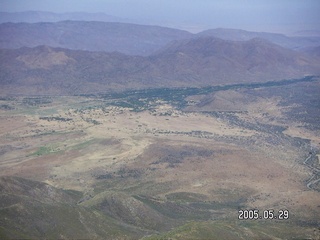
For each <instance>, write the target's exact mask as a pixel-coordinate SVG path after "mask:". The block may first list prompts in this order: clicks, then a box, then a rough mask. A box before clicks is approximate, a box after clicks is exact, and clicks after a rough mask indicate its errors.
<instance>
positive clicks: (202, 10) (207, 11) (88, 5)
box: [0, 0, 320, 33]
mask: <svg viewBox="0 0 320 240" xmlns="http://www.w3.org/2000/svg"><path fill="white" fill-rule="evenodd" d="M29 10H36V11H38V10H41V11H51V12H58V13H61V12H77V11H82V12H104V13H106V14H109V15H113V16H119V17H124V18H130V19H136V20H141V21H147V22H149V23H152V24H159V25H168V26H174V27H181V28H189V29H193V30H194V31H196V30H197V29H199V30H202V29H207V28H216V27H227V28H242V29H246V30H256V31H274V32H287V33H289V32H293V31H298V30H313V29H317V30H319V29H320V14H319V13H320V0H219V1H217V0H0V11H7V12H19V11H29Z"/></svg>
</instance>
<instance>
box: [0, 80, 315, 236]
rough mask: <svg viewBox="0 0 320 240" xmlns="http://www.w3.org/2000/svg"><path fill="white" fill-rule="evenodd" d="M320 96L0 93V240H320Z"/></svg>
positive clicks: (280, 91)
mask: <svg viewBox="0 0 320 240" xmlns="http://www.w3.org/2000/svg"><path fill="white" fill-rule="evenodd" d="M319 92H320V81H319V78H312V79H311V80H310V79H306V80H301V81H296V82H285V81H284V82H283V84H282V85H281V84H280V85H277V84H265V85H264V84H260V85H259V86H258V85H257V86H253V87H250V86H231V87H230V88H228V87H226V88H225V89H218V90H215V89H214V88H212V89H206V88H203V89H200V90H199V89H198V90H197V89H188V88H181V89H158V90H154V89H149V90H148V89H147V90H139V91H136V92H133V91H131V92H127V93H119V94H115V93H114V94H97V95H79V96H34V97H30V96H28V97H25V96H3V97H2V98H1V100H0V107H1V108H0V119H1V120H0V159H1V160H0V176H1V178H0V189H1V195H0V197H1V201H0V202H1V207H0V238H1V236H2V237H4V238H41V237H43V236H46V237H49V238H91V239H92V238H102V239H103V238H106V237H107V238H110V239H141V238H143V239H214V238H215V237H216V236H220V237H221V236H222V237H221V238H220V239H279V238H286V239H312V238H313V239H319V236H320V228H319V226H320V225H319V224H320V221H319V216H320V202H319V199H320V192H319V191H320V183H319V179H320V174H319V171H320V164H319V161H320V159H319V153H320V152H319V147H320V125H319V123H320V109H319V104H320V99H319ZM25 179H28V180H25ZM241 209H258V210H259V212H260V214H262V213H263V211H264V210H269V209H273V210H274V213H275V214H276V215H278V211H279V210H283V209H285V210H288V211H289V214H290V215H289V219H284V220H278V219H268V220H267V219H257V220H239V219H238V216H239V212H238V211H239V210H241Z"/></svg>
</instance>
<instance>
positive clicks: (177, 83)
mask: <svg viewBox="0 0 320 240" xmlns="http://www.w3.org/2000/svg"><path fill="white" fill-rule="evenodd" d="M25 14H26V15H25ZM28 14H29V15H30V16H32V17H31V18H32V19H34V20H41V19H48V20H50V19H51V20H52V22H37V23H12V22H10V23H8V22H7V23H2V24H0V48H1V49H2V50H1V56H0V57H1V62H0V69H1V79H0V81H1V85H2V91H1V93H7V94H12V93H14V94H35V93H38V92H39V91H40V92H41V93H42V94H75V93H92V92H96V91H100V92H101V91H110V90H123V89H135V88H143V87H147V88H153V87H200V86H209V85H217V84H230V83H238V82H259V81H273V80H281V79H286V78H298V77H304V76H306V75H318V74H319V73H320V67H319V66H320V64H319V63H320V60H319V57H318V54H317V47H319V46H320V38H319V37H316V36H311V37H287V36H285V35H282V34H274V33H263V32H249V31H244V30H236V29H211V30H206V31H203V32H200V33H198V34H192V33H190V32H187V31H183V30H178V29H173V28H166V27H159V26H150V25H138V24H131V23H119V22H98V21H70V20H68V21H61V22H54V21H56V20H59V19H64V18H70V19H81V18H82V19H90V17H91V19H99V20H100V19H103V20H104V21H108V19H109V18H108V17H107V16H106V15H104V14H102V15H101V16H100V15H97V14H91V15H90V14H87V15H86V14H80V13H79V14H78V15H76V14H71V15H70V14H69V15H68V14H65V15H64V14H53V15H52V14H51V15H50V14H49V13H43V12H28V13H24V14H22V13H21V14H18V15H15V16H16V17H17V16H18V17H19V16H20V17H21V18H20V19H22V20H25V21H27V20H28V17H27V16H29V15H28ZM10 16H11V17H12V18H13V16H14V14H11V15H10V14H9V15H3V16H2V20H3V21H4V20H9V19H10ZM42 16H43V17H42ZM50 16H52V18H50ZM99 16H100V17H99ZM15 19H19V18H15ZM113 20H116V19H113ZM29 21H31V20H30V19H29ZM110 21H111V20H110ZM297 50H299V51H297Z"/></svg>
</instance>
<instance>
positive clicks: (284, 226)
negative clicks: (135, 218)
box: [145, 220, 315, 240]
mask: <svg viewBox="0 0 320 240" xmlns="http://www.w3.org/2000/svg"><path fill="white" fill-rule="evenodd" d="M313 237H315V236H314V233H313V230H312V229H311V228H303V227H301V226H298V225H295V224H291V223H287V222H274V221H272V222H265V221H244V222H242V221H227V220H221V221H220V220H217V221H207V222H190V223H187V224H185V225H183V226H180V227H178V228H175V229H173V230H172V231H170V232H167V233H163V234H159V235H154V236H150V237H147V238H145V239H146V240H164V239H171V240H180V239H181V240H182V239H183V240H191V239H192V240H196V239H210V240H214V239H230V240H233V239H237V240H238V239H315V238H313Z"/></svg>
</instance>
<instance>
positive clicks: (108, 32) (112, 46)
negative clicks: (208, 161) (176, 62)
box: [0, 21, 320, 56]
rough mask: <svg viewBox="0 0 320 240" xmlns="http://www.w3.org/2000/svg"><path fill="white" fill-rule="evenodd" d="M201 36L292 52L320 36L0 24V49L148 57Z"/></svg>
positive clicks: (115, 24) (77, 23)
mask: <svg viewBox="0 0 320 240" xmlns="http://www.w3.org/2000/svg"><path fill="white" fill-rule="evenodd" d="M204 36H210V37H216V38H221V39H224V40H232V41H247V40H250V39H253V38H263V39H266V40H268V41H270V42H272V43H275V44H277V45H280V46H282V47H285V48H290V49H293V50H304V49H306V48H310V47H317V46H320V37H316V36H310V37H288V36H285V35H282V34H275V33H263V32H249V31H244V30H235V29H210V30H206V31H203V32H200V33H198V34H192V33H190V32H187V31H183V30H178V29H174V28H166V27H159V26H151V25H138V24H131V23H119V22H97V21H62V22H39V23H2V24H0V48H20V47H36V46H39V45H47V46H51V47H61V48H69V49H73V50H88V51H104V52H113V51H117V52H121V53H125V54H129V55H141V56H148V55H150V54H152V53H154V52H156V51H157V50H159V49H160V48H162V47H164V46H166V45H167V44H168V43H169V42H171V41H174V40H181V39H190V38H199V37H204Z"/></svg>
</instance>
